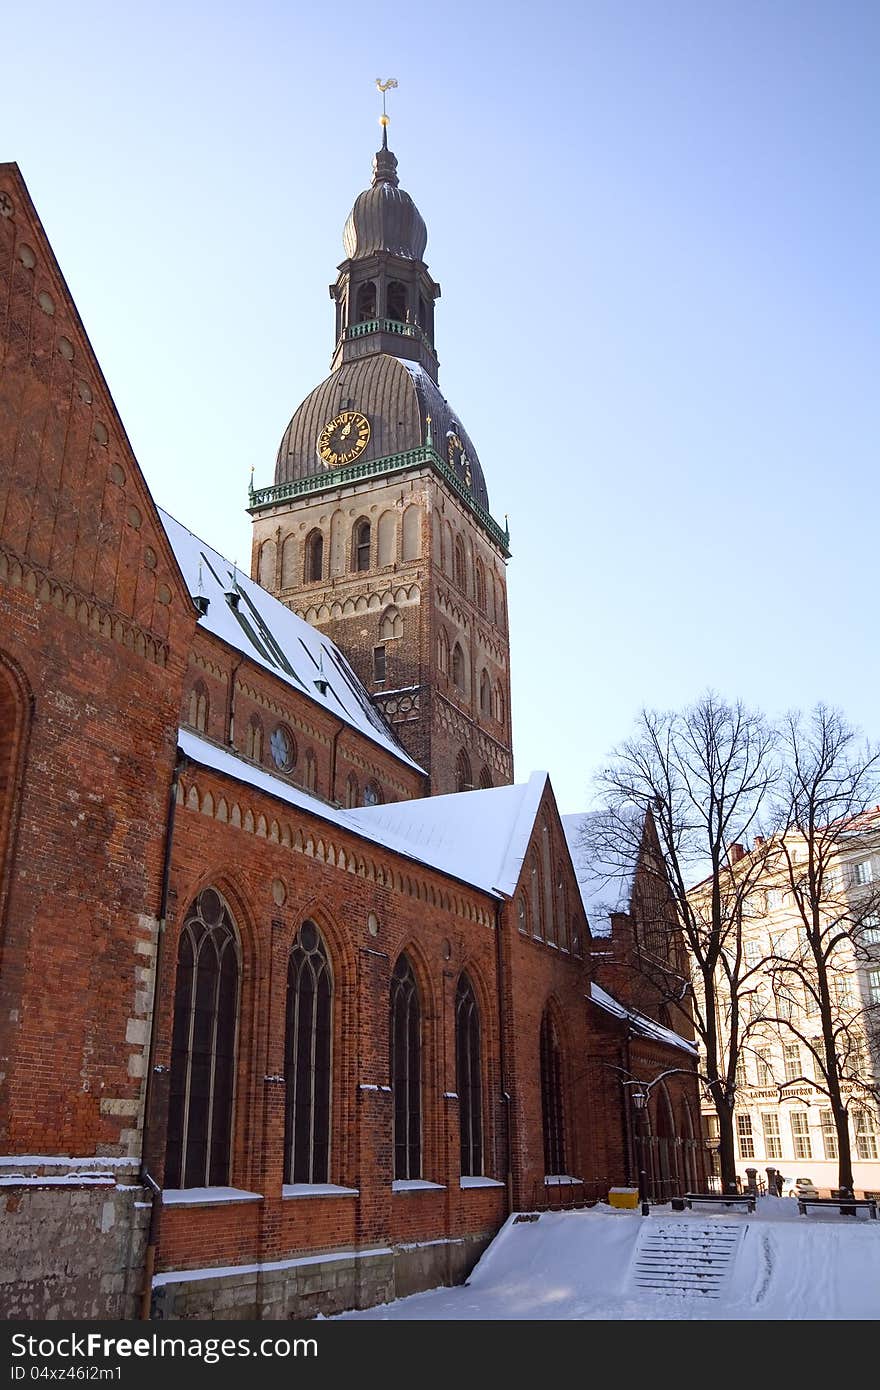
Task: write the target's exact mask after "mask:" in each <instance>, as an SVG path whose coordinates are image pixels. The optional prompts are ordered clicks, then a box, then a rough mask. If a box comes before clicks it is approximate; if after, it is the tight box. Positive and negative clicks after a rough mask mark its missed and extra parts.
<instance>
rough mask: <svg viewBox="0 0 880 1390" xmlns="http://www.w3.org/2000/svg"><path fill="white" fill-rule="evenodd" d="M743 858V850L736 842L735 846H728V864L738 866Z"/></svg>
mask: <svg viewBox="0 0 880 1390" xmlns="http://www.w3.org/2000/svg"><path fill="white" fill-rule="evenodd" d="M744 856H745V849H744V847H743V846H742V845H741V844H740V843H739V841H738V840H737V842H736V844H733V845H730V846H729V848H728V851H727V862H728V864H738V863H739V861H740V860H741V859H742V858H743V857H744Z"/></svg>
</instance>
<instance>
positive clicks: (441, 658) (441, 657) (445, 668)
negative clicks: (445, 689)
mask: <svg viewBox="0 0 880 1390" xmlns="http://www.w3.org/2000/svg"><path fill="white" fill-rule="evenodd" d="M437 667H438V670H440V671H442V673H443V675H444V676H447V675H448V674H449V638H448V637H447V636H446V632H445V629H444V628H442V627H441V629H440V631H439V632H438V633H437Z"/></svg>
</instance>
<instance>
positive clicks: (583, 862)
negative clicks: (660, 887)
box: [561, 811, 636, 936]
mask: <svg viewBox="0 0 880 1390" xmlns="http://www.w3.org/2000/svg"><path fill="white" fill-rule="evenodd" d="M561 819H562V829H563V831H564V832H565V838H566V841H567V842H568V849H569V853H570V854H571V861H572V863H573V864H574V870H575V873H576V875H577V881H578V885H579V887H580V890H581V900H582V902H583V904H584V911H585V912H586V914H587V921H588V922H589V924H590V930H591V931H592V933H593V936H610V935H611V915H612V913H614V912H629V909H630V904H631V902H632V894H633V886H634V884H635V876H636V855H635V853H634V852H632V853H630V852H629V851H630V850H634V845H633V843H632V842H631V843H630V845H626V844H621V846H620V853H619V856H615V857H614V858H613V859H612V858H610V857H605V855H604V854H600V853H599V852H597V850H596V848H595V846H592V847H589V848H588V847H587V846H586V845H585V844H584V843H583V838H584V834H585V832H587V831H588V830H589V829H590V827H591V826H592V827H593V828H596V827H599V826H600V825H601V824H602V822H603V821H604V820H605V812H604V811H592V812H580V811H577V812H575V813H574V814H573V815H569V816H562V817H561ZM603 838H604V837H603Z"/></svg>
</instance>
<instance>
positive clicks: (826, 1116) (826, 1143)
mask: <svg viewBox="0 0 880 1390" xmlns="http://www.w3.org/2000/svg"><path fill="white" fill-rule="evenodd" d="M819 1119H820V1120H821V1121H822V1148H823V1149H824V1151H825V1157H826V1158H837V1130H836V1128H835V1125H834V1115H833V1113H832V1112H831V1111H830V1110H820V1111H819Z"/></svg>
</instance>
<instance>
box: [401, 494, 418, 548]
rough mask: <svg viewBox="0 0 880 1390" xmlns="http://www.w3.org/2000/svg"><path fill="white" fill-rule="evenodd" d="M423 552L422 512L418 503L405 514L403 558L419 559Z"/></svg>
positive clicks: (408, 508)
mask: <svg viewBox="0 0 880 1390" xmlns="http://www.w3.org/2000/svg"><path fill="white" fill-rule="evenodd" d="M421 553H422V513H421V509H420V508H419V506H418V503H416V502H414V503H413V504H412V505H411V506H409V507H407V509H406V511H405V512H404V514H403V558H404V560H417V559H418V558H419V556H420V555H421Z"/></svg>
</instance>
